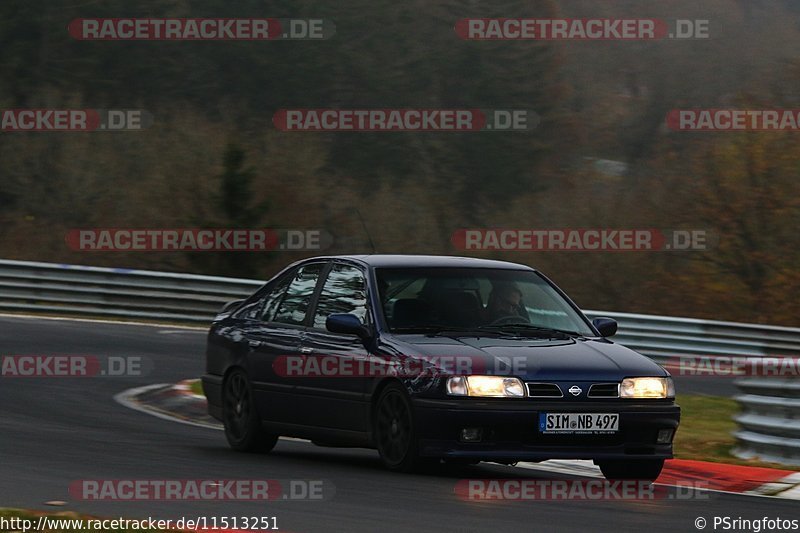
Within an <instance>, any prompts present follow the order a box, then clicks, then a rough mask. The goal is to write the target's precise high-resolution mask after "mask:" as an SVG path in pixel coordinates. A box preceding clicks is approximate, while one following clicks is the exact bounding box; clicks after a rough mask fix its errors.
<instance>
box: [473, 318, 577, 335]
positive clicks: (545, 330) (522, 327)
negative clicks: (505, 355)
mask: <svg viewBox="0 0 800 533" xmlns="http://www.w3.org/2000/svg"><path fill="white" fill-rule="evenodd" d="M479 329H487V330H490V331H491V330H495V329H497V330H500V331H507V330H517V331H519V330H525V331H530V332H534V331H535V332H541V333H543V334H550V335H556V336H558V337H562V338H571V337H585V335H584V334H582V333H578V332H577V331H569V330H566V329H557V328H548V327H544V326H535V325H533V324H528V323H527V322H520V323H515V324H498V325H496V326H491V325H490V326H480V328H479Z"/></svg>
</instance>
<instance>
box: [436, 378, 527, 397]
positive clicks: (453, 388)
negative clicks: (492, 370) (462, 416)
mask: <svg viewBox="0 0 800 533" xmlns="http://www.w3.org/2000/svg"><path fill="white" fill-rule="evenodd" d="M446 389H447V394H451V395H453V396H481V397H484V398H522V397H524V396H525V386H524V385H523V384H522V381H520V380H519V379H517V378H508V377H503V376H453V377H451V378H448V380H447V384H446Z"/></svg>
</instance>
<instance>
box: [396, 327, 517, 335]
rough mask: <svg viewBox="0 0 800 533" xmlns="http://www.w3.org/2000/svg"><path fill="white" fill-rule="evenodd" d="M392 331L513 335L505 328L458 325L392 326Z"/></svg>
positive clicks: (435, 333)
mask: <svg viewBox="0 0 800 533" xmlns="http://www.w3.org/2000/svg"><path fill="white" fill-rule="evenodd" d="M392 333H427V334H429V335H439V336H443V337H458V336H461V337H467V336H476V337H480V336H485V335H503V336H508V335H511V332H508V331H503V330H486V329H483V328H482V327H472V328H464V327H458V326H445V325H437V326H406V327H399V328H392Z"/></svg>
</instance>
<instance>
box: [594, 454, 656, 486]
mask: <svg viewBox="0 0 800 533" xmlns="http://www.w3.org/2000/svg"><path fill="white" fill-rule="evenodd" d="M597 466H599V467H600V471H601V472H603V475H604V476H605V477H606V479H607V480H609V481H617V480H626V479H630V480H639V481H655V480H656V479H658V476H659V474H661V469H662V468H664V459H626V460H621V461H616V460H615V461H598V462H597Z"/></svg>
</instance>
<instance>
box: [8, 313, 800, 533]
mask: <svg viewBox="0 0 800 533" xmlns="http://www.w3.org/2000/svg"><path fill="white" fill-rule="evenodd" d="M0 331H2V339H0V355H16V354H19V355H23V354H39V355H44V354H48V355H49V354H72V355H78V354H80V355H97V356H106V355H115V356H143V357H146V358H149V359H151V360H152V362H153V369H152V372H151V374H150V375H148V376H145V377H137V378H70V379H64V378H35V379H32V378H2V379H1V380H0V406H2V414H0V506H8V507H27V508H39V509H42V508H45V505H44V503H45V502H47V501H50V500H65V501H67V502H68V505H67V507H66V509H70V510H77V511H81V512H88V513H92V514H95V515H101V516H107V517H116V516H118V515H119V516H125V517H131V518H146V517H156V518H163V519H166V518H173V519H177V518H180V517H182V516H190V517H196V516H203V515H205V516H209V517H210V516H217V517H221V516H234V515H237V516H243V515H247V516H275V517H277V521H278V526H279V527H280V529H282V530H286V531H292V532H306V531H307V532H322V531H348V532H360V531H370V532H375V531H379V532H382V533H387V532H391V531H404V532H405V531H453V532H459V533H463V532H464V531H478V532H490V531H491V532H494V531H582V532H589V531H597V530H611V529H614V530H617V531H619V530H622V531H629V530H630V531H648V532H654V531H670V532H676V531H697V529H696V528H695V525H694V521H695V519H696V518H697V517H700V516H702V517H704V518H706V519H708V520H709V521H711V520H712V519H713V517H714V516H730V517H732V518H736V517H742V518H749V519H760V518H761V517H764V516H768V517H772V518H775V517H782V518H795V519H797V518H800V505H798V504H797V502H792V501H783V500H777V499H773V498H760V497H748V496H739V495H731V494H720V493H711V494H706V497H707V499H689V500H686V499H677V498H674V497H667V498H665V499H660V500H655V501H646V502H641V501H640V502H636V501H568V502H552V501H551V502H543V501H519V502H467V501H462V500H460V499H459V498H458V497H457V496H456V495H455V494H454V487H455V485H456V482H458V481H459V480H461V479H467V478H470V479H473V478H481V479H486V478H498V479H509V478H525V479H552V478H554V477H557V476H556V475H555V474H547V473H544V472H537V471H533V470H525V469H521V468H513V467H504V466H499V465H498V466H488V465H481V466H477V467H464V468H459V469H455V470H446V471H438V472H436V473H434V474H431V475H401V474H392V473H389V472H386V471H385V470H383V469H382V468H381V466H380V465H379V462H378V458H377V454H376V453H375V452H373V451H369V450H355V449H330V448H320V447H316V446H314V445H312V444H310V443H304V442H291V441H281V442H279V443H278V445H277V447H276V448H275V450H274V451H273V453H272V454H270V455H247V454H238V453H234V452H232V451H230V450H229V449H228V448H227V445H226V443H225V441H224V437H223V435H222V434H221V432H219V431H215V430H211V429H203V428H198V427H193V426H189V425H184V424H178V423H175V422H171V421H168V420H162V419H159V418H155V417H153V416H149V415H147V414H144V413H141V412H138V411H134V410H131V409H128V408H126V407H123V406H122V405H120V404H118V403H116V402H114V401H113V400H112V398H113V396H114V395H115V394H117V393H119V392H121V391H123V390H126V389H129V388H131V387H137V386H143V385H148V384H152V383H165V382H174V381H178V380H181V379H185V378H187V377H194V376H198V375H199V374H200V373H201V372H202V353H203V345H204V335H203V333H202V332H197V331H186V330H183V331H181V330H175V329H171V328H164V327H149V326H132V325H120V324H101V323H88V322H75V321H51V320H41V319H26V318H6V317H0ZM712 381H713V380H705V381H700V382H697V381H695V382H694V383H693V387H695V388H698V387H699V389H708V390H710V391H711V392H712V393H713V392H714V391H725V390H733V389H732V387H731V386H730V384H728V383H727V382H724V383H712ZM679 387H680V383H679ZM558 477H559V478H564V476H558ZM128 478H130V479H232V478H233V479H265V478H267V479H282V480H288V479H301V480H325V482H326V483H329V484H330V485H332V486H334V487H335V494H333V496H332V497H331V498H329V499H326V500H323V501H275V502H267V503H264V502H255V503H254V502H244V501H233V502H193V501H182V502H181V501H179V502H175V501H148V502H124V501H113V502H89V501H75V500H72V499H71V498H70V495H69V492H68V487H69V485H70V483H71V482H73V481H76V480H81V479H128ZM672 494H673V493H672V492H670V495H672ZM706 530H709V531H710V530H713V527H712V525H711V524H709V525H708V526H707V527H706Z"/></svg>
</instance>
